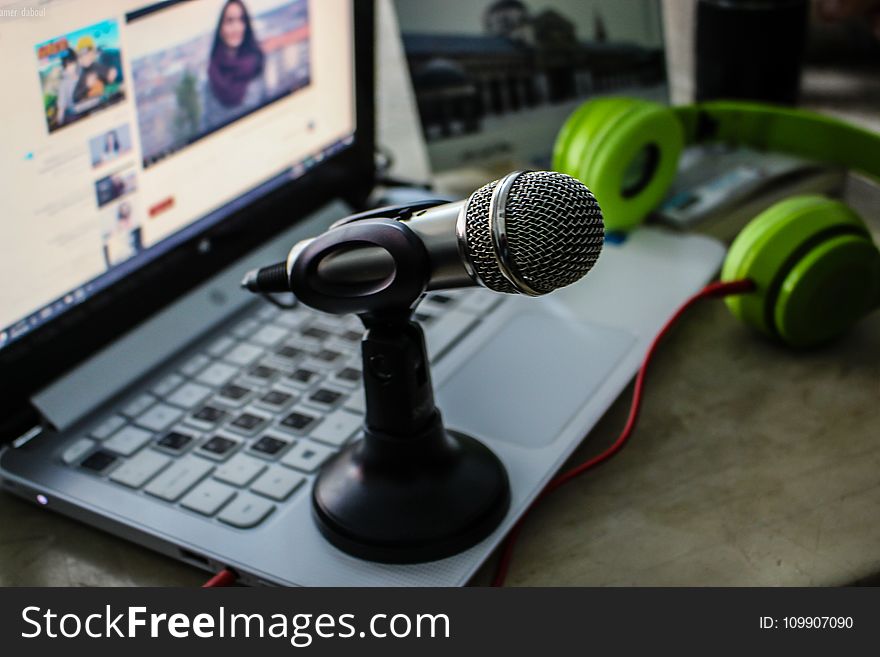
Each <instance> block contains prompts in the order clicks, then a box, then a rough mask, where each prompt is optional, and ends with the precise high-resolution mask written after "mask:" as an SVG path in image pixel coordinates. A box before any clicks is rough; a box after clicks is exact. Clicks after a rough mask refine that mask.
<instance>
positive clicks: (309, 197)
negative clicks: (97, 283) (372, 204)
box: [0, 0, 375, 443]
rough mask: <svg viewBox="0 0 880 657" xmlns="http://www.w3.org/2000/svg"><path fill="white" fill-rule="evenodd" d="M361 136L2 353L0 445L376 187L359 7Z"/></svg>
mask: <svg viewBox="0 0 880 657" xmlns="http://www.w3.org/2000/svg"><path fill="white" fill-rule="evenodd" d="M352 2H353V11H354V76H355V131H354V141H353V143H352V144H351V146H349V147H348V148H346V149H344V150H342V151H341V152H339V153H337V154H335V155H333V156H331V157H328V158H327V159H325V160H324V161H322V162H321V163H320V165H318V166H316V167H314V168H313V169H311V170H309V171H308V172H307V173H306V174H304V175H303V176H302V177H300V178H297V179H296V180H293V181H291V182H290V183H287V184H285V185H284V186H282V187H280V188H278V189H276V190H274V191H273V192H271V193H270V194H268V195H266V196H264V197H262V198H260V199H258V200H257V201H255V202H254V203H251V204H249V205H248V206H246V207H244V208H242V209H240V210H238V211H236V212H234V213H233V214H232V215H230V216H229V217H227V218H225V219H224V220H223V221H221V222H219V223H218V224H217V225H214V226H212V227H209V228H207V229H205V230H204V231H202V232H200V233H199V234H198V235H195V236H193V237H192V238H190V239H188V240H187V241H186V242H184V243H182V244H181V245H179V246H178V247H176V248H175V249H173V250H172V251H170V252H168V253H167V254H164V255H162V256H161V257H159V258H157V259H155V260H153V261H152V262H150V263H148V264H147V265H145V266H144V267H142V268H141V269H139V270H138V271H137V272H135V273H133V274H132V275H130V276H128V277H126V278H125V279H123V280H121V281H119V282H118V283H116V284H115V285H113V286H111V287H109V288H108V289H106V290H104V291H102V292H100V293H97V294H95V295H94V296H92V297H89V298H88V299H86V300H85V301H84V302H82V303H81V304H79V305H77V306H75V307H73V308H71V309H70V310H68V311H67V312H65V313H63V314H62V315H60V316H59V317H58V318H57V319H56V320H54V321H52V322H49V323H47V324H45V325H43V326H41V327H39V328H38V329H35V330H34V331H33V333H30V334H28V335H27V336H23V337H22V338H21V339H20V340H18V341H16V342H14V343H12V344H10V345H8V346H7V347H5V348H3V349H0V398H2V399H3V406H4V408H5V409H6V412H5V413H3V414H0V443H3V442H9V441H11V440H14V439H16V438H18V437H19V436H21V435H22V434H23V433H24V432H26V431H28V430H29V429H30V428H32V427H34V426H36V425H38V424H39V415H38V413H37V412H36V410H35V409H34V408H33V406H32V405H31V403H30V398H31V396H32V395H33V394H34V393H35V392H36V391H38V390H40V389H41V388H43V387H45V386H46V385H48V384H49V383H51V382H52V381H53V380H54V379H56V378H57V377H59V376H61V375H62V374H64V373H65V372H67V371H69V370H71V369H73V368H75V367H76V366H77V365H78V364H79V363H81V362H83V361H84V360H86V359H87V358H88V357H89V356H91V355H93V354H94V353H96V352H97V351H99V350H100V349H101V348H103V347H105V346H106V345H108V344H110V343H111V342H113V340H114V339H116V338H118V337H119V336H120V335H122V334H124V333H125V332H127V331H129V330H131V329H132V328H134V327H135V326H137V324H138V323H140V322H141V321H143V320H145V319H147V318H148V317H150V316H151V315H153V314H154V313H156V312H157V311H159V310H160V309H162V308H164V307H166V306H167V305H169V304H170V303H172V302H173V301H174V300H175V299H178V298H179V297H180V296H181V295H183V294H185V293H186V292H187V291H189V290H192V289H193V288H194V287H196V286H197V285H199V284H200V283H202V282H204V281H206V280H207V279H209V278H210V277H211V276H212V275H214V274H215V273H217V272H218V271H220V270H221V269H222V268H223V267H225V266H227V265H229V264H230V263H232V262H233V261H235V260H237V259H238V258H240V257H241V256H242V255H244V254H245V253H247V252H248V251H250V250H252V249H254V248H256V247H257V246H259V245H260V244H263V243H265V242H266V241H268V240H270V239H271V238H272V237H273V236H275V235H277V234H279V233H281V232H282V231H283V230H285V229H287V228H290V226H291V225H292V224H294V223H296V222H298V221H300V220H302V219H303V218H304V217H306V216H307V215H308V214H309V213H310V212H313V211H314V210H316V209H317V208H319V207H321V206H322V205H325V204H326V203H328V202H330V201H332V200H334V199H341V200H343V201H345V202H346V203H348V204H349V205H350V206H352V207H358V206H359V205H361V204H362V203H363V202H364V200H365V199H366V198H367V196H368V195H369V193H370V192H371V190H372V188H373V185H374V180H375V163H374V152H375V126H374V124H375V108H374V76H375V73H374V64H373V62H374V34H375V25H374V14H375V8H374V2H373V0H352Z"/></svg>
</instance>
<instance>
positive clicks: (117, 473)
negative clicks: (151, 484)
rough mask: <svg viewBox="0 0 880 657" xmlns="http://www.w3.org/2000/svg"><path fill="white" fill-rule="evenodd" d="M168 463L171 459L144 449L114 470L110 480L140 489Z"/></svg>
mask: <svg viewBox="0 0 880 657" xmlns="http://www.w3.org/2000/svg"><path fill="white" fill-rule="evenodd" d="M170 463H171V458H169V457H168V456H164V455H162V454H159V452H154V451H153V450H151V449H145V450H144V451H142V452H141V453H140V454H138V455H137V456H135V457H133V458H131V459H129V460H128V461H126V462H125V463H123V464H122V465H120V466H119V467H118V468H116V470H114V471H113V474H112V475H110V480H111V481H115V482H117V483H119V484H123V485H124V486H128V487H130V488H140V487H141V486H143V485H144V484H145V483H147V482H148V481H149V480H150V479H152V478H153V477H155V476H156V475H157V474H158V473H159V472H160V471H161V470H162V469H164V468H166V467H168V465H169V464H170Z"/></svg>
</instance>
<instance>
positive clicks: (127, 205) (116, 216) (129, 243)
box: [101, 199, 143, 269]
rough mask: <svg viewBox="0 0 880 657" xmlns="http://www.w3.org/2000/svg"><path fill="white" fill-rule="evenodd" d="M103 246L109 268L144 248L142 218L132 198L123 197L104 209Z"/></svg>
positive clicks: (105, 260)
mask: <svg viewBox="0 0 880 657" xmlns="http://www.w3.org/2000/svg"><path fill="white" fill-rule="evenodd" d="M101 247H102V251H103V255H104V264H105V265H106V266H107V268H108V269H110V268H111V267H113V266H114V265H118V264H119V263H120V262H123V261H125V260H128V259H129V258H131V257H132V256H134V255H135V254H137V253H139V252H140V251H141V250H143V243H142V239H141V225H140V220H139V218H138V216H137V214H136V212H135V206H134V204H133V203H132V202H131V201H130V200H128V199H123V200H121V201H120V202H119V203H117V204H115V205H111V206H109V207H107V208H106V209H105V210H104V228H103V229H102V233H101Z"/></svg>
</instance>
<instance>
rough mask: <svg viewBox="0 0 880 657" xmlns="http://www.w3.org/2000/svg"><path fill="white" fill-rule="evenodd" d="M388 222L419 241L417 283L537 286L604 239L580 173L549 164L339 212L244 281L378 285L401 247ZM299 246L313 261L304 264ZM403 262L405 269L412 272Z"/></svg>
mask: <svg viewBox="0 0 880 657" xmlns="http://www.w3.org/2000/svg"><path fill="white" fill-rule="evenodd" d="M389 222H390V223H393V224H395V225H397V226H398V227H399V228H402V229H405V230H406V232H407V233H408V234H409V236H410V238H409V242H410V243H412V242H413V241H415V242H418V243H420V244H421V246H422V249H421V253H419V254H418V256H419V257H421V259H422V261H423V263H424V267H423V269H422V270H419V271H418V272H417V275H419V276H421V277H423V280H422V281H420V285H421V287H422V290H423V291H425V290H439V289H448V288H457V287H466V286H473V285H482V286H484V287H487V288H489V289H491V290H494V291H497V292H505V293H512V294H525V295H529V296H539V295H542V294H546V293H548V292H551V291H553V290H554V289H556V288H558V287H563V286H565V285H569V284H571V283H573V282H575V281H576V280H578V279H580V278H581V277H582V276H584V275H585V274H586V273H587V271H589V269H590V268H591V267H592V266H593V264H595V262H596V260H597V259H598V257H599V253H600V251H601V249H602V244H603V241H604V225H603V223H602V215H601V211H600V209H599V206H598V203H597V202H596V199H595V198H594V197H593V195H592V193H591V192H590V191H589V190H588V189H587V188H586V187H585V186H584V185H583V184H582V183H581V182H579V181H577V180H575V179H574V178H571V177H570V176H567V175H565V174H560V173H555V172H550V171H532V172H514V173H511V174H509V175H507V176H505V177H504V178H502V179H500V180H498V181H494V182H492V183H489V184H488V185H484V186H483V187H481V188H480V189H478V190H477V191H475V192H474V193H473V194H471V196H470V197H469V198H467V199H466V200H464V201H457V202H453V203H445V204H443V205H437V206H434V207H431V208H427V209H421V210H419V211H417V212H415V213H413V214H412V215H411V216H410V217H408V218H407V219H404V220H401V221H397V220H392V219H376V218H370V219H363V220H355V221H351V222H347V223H345V222H343V223H342V224H341V225H337V226H334V227H333V228H331V229H330V230H329V231H327V232H326V233H324V234H322V235H319V236H317V237H315V238H311V239H308V240H304V241H302V242H300V243H298V244H296V245H295V246H294V247H293V248H292V249H291V251H290V253H289V255H288V258H287V261H286V262H285V263H277V264H276V265H272V266H270V267H265V268H263V269H260V270H254V271H252V272H249V273H248V274H247V276H246V277H245V279H244V281H243V282H242V285H243V286H244V287H246V288H247V289H249V290H251V291H253V292H290V291H292V292H294V294H296V295H297V296H298V297H299V296H303V293H305V295H304V296H310V297H311V296H314V295H313V294H312V293H313V292H315V291H316V290H317V291H318V293H320V294H323V293H324V292H325V291H328V290H329V291H331V292H330V293H331V294H338V295H342V296H346V295H347V296H363V295H364V294H366V293H367V292H369V291H370V290H377V291H378V290H379V289H381V288H382V286H383V285H385V284H388V285H390V284H391V282H392V281H393V280H394V279H395V278H400V276H401V274H402V273H401V271H399V270H400V268H401V263H400V261H399V260H400V257H399V254H400V252H399V251H398V252H397V253H398V255H397V256H395V255H394V253H392V251H394V249H391V248H389V247H388V246H387V245H386V244H385V243H384V242H383V240H382V239H379V238H378V235H379V233H382V232H384V233H386V234H387V233H388V232H389V231H387V230H384V229H383V228H382V225H383V224H386V225H387V224H388V223H389ZM373 234H375V235H376V236H377V238H376V239H372V238H371V236H372V235H373ZM412 236H414V237H415V238H416V239H415V240H412V239H411V237H412ZM411 250H419V249H418V247H415V246H413V247H412V248H411ZM304 254H306V256H307V257H308V258H309V259H310V261H311V260H317V261H316V262H310V263H309V266H308V267H304V266H301V265H303V263H302V262H300V263H298V260H299V259H301V257H303V255H304ZM413 256H414V257H415V253H413ZM407 259H409V258H407ZM407 264H408V267H407V268H406V269H407V271H408V275H410V276H412V275H416V274H414V272H415V271H416V269H414V268H413V267H412V266H409V265H412V263H407ZM282 272H286V274H287V279H286V280H285V277H284V276H283V275H282V274H281V273H282ZM306 272H307V273H306ZM310 305H311V304H310ZM350 306H351V304H347V307H350ZM322 309H323V308H322Z"/></svg>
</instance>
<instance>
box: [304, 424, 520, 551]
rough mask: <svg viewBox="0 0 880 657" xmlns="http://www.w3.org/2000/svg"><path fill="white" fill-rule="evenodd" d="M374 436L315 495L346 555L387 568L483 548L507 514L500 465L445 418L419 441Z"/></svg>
mask: <svg viewBox="0 0 880 657" xmlns="http://www.w3.org/2000/svg"><path fill="white" fill-rule="evenodd" d="M367 434H368V435H367V437H366V439H365V440H361V441H358V442H356V443H354V444H352V445H351V446H350V447H348V448H347V449H346V450H344V451H343V452H341V453H340V454H338V455H337V456H336V457H335V458H334V459H333V460H332V461H330V462H329V463H328V464H327V465H326V466H325V467H324V468H323V469H322V471H321V473H320V475H319V476H318V479H317V480H316V481H315V485H314V488H313V489H312V509H313V512H314V516H315V518H316V521H317V525H318V528H319V529H320V531H321V533H322V534H323V535H324V537H325V538H326V539H327V540H329V541H330V542H331V543H332V544H333V545H335V546H336V547H337V548H339V549H340V550H342V551H343V552H346V553H348V554H350V555H352V556H355V557H358V558H361V559H366V560H369V561H378V562H382V563H397V564H404V563H421V562H425V561H434V560H436V559H443V558H445V557H449V556H452V555H454V554H457V553H458V552H461V551H462V550H466V549H467V548H469V547H471V546H473V545H476V544H477V543H479V542H480V541H481V540H483V539H484V538H486V537H487V536H488V535H489V534H491V533H492V531H494V530H495V528H496V527H498V525H499V524H500V523H501V521H502V520H503V519H504V516H505V515H506V514H507V509H508V507H509V505H510V485H509V483H508V479H507V473H506V471H505V469H504V466H503V465H502V464H501V461H500V460H499V459H498V457H497V456H495V454H493V453H492V451H491V450H489V448H488V447H486V446H485V445H483V444H482V443H480V442H479V441H477V440H475V439H474V438H471V437H469V436H466V435H464V434H461V433H458V432H455V431H447V430H445V429H444V428H443V425H442V422H440V421H439V417H438V420H437V422H436V423H435V424H434V425H433V426H432V427H431V428H429V429H428V430H427V431H426V432H425V433H424V434H423V435H422V436H419V437H416V438H415V439H414V440H404V441H401V440H395V439H393V438H389V437H387V436H381V435H379V436H377V435H375V434H374V435H370V433H369V431H367ZM391 454H393V455H394V456H393V457H392V458H389V455H391Z"/></svg>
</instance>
